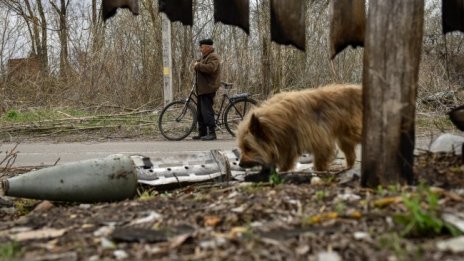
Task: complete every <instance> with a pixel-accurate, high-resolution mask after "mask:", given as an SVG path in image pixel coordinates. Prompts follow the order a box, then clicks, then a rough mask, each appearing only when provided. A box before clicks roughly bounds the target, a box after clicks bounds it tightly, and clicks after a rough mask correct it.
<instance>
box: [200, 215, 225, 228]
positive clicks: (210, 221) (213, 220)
mask: <svg viewBox="0 0 464 261" xmlns="http://www.w3.org/2000/svg"><path fill="white" fill-rule="evenodd" d="M221 220H222V219H221V217H218V216H205V217H204V221H205V226H208V227H215V226H217V225H219V223H221Z"/></svg>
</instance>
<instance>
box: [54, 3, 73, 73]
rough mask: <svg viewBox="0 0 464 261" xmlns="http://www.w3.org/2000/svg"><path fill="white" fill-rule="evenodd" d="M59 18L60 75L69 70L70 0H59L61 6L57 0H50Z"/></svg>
mask: <svg viewBox="0 0 464 261" xmlns="http://www.w3.org/2000/svg"><path fill="white" fill-rule="evenodd" d="M49 1H50V4H51V5H52V7H53V9H54V10H55V12H56V14H57V15H58V20H59V31H58V36H59V39H60V48H61V49H60V75H61V76H62V77H64V76H66V75H67V73H68V72H69V48H68V22H67V15H68V6H69V0H67V1H66V0H59V6H58V5H57V3H55V0H49Z"/></svg>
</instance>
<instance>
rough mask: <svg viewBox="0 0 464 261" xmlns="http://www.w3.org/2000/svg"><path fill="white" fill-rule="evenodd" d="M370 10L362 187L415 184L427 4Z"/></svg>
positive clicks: (376, 0)
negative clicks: (416, 125)
mask: <svg viewBox="0 0 464 261" xmlns="http://www.w3.org/2000/svg"><path fill="white" fill-rule="evenodd" d="M369 5H370V6H369V15H368V22H367V24H368V26H367V32H366V47H365V53H364V71H363V85H364V89H363V90H364V99H363V100H364V122H363V123H364V126H365V127H364V132H363V147H362V177H361V185H362V186H367V187H376V186H378V185H388V184H397V183H402V182H404V181H406V182H407V183H408V184H411V183H412V182H413V173H412V171H413V151H414V144H415V130H414V120H415V103H416V94H417V81H418V71H419V62H420V56H421V44H422V34H423V18H424V1H423V0H410V1H384V0H371V1H370V2H369Z"/></svg>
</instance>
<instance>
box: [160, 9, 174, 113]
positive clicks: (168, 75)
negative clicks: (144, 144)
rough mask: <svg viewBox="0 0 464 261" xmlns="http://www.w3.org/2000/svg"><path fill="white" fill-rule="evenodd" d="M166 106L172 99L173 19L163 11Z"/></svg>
mask: <svg viewBox="0 0 464 261" xmlns="http://www.w3.org/2000/svg"><path fill="white" fill-rule="evenodd" d="M162 24H163V32H162V40H163V87H164V106H166V105H167V104H168V103H170V102H171V101H172V54H171V21H170V20H169V19H168V17H167V16H166V14H164V13H162Z"/></svg>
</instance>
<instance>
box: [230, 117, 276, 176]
mask: <svg viewBox="0 0 464 261" xmlns="http://www.w3.org/2000/svg"><path fill="white" fill-rule="evenodd" d="M270 133H271V131H270V130H269V126H268V124H267V123H266V122H265V121H263V120H262V119H260V117H259V116H258V114H256V113H255V112H252V113H250V114H249V115H248V116H247V117H246V118H245V119H244V120H243V121H242V122H241V123H240V125H239V127H238V132H237V141H238V147H239V149H240V162H239V165H240V167H242V168H251V167H254V166H258V165H261V166H263V167H266V168H269V167H272V166H274V165H275V162H276V161H277V157H278V154H277V150H276V146H275V144H274V142H273V139H272V138H271V137H270Z"/></svg>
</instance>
